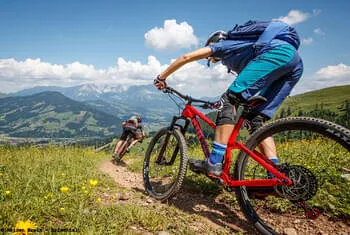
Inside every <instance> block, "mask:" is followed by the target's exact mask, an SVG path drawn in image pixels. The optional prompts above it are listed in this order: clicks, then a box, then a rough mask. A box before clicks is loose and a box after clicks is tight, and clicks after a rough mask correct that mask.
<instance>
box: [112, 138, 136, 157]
mask: <svg viewBox="0 0 350 235" xmlns="http://www.w3.org/2000/svg"><path fill="white" fill-rule="evenodd" d="M133 141H134V138H133V137H132V136H131V135H128V137H127V139H126V140H125V141H124V143H123V144H122V145H121V146H120V147H119V149H117V150H116V151H115V152H114V153H113V160H114V163H118V162H120V161H121V160H122V158H123V157H124V155H125V154H126V153H127V149H128V147H129V146H130V145H131V143H132V142H133ZM117 144H118V142H117V143H116V146H115V148H117Z"/></svg>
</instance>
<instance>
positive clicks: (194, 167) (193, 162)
mask: <svg viewBox="0 0 350 235" xmlns="http://www.w3.org/2000/svg"><path fill="white" fill-rule="evenodd" d="M200 163H201V161H200V160H197V159H194V158H190V159H188V164H189V166H190V170H191V171H193V172H194V173H196V174H206V173H207V172H206V170H205V169H204V168H203V167H200Z"/></svg>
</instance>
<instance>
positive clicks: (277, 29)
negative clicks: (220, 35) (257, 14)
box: [227, 20, 300, 49]
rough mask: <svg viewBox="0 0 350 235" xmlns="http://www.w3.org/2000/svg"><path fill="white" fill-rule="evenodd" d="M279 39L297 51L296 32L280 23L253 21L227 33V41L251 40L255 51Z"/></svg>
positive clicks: (298, 41) (297, 39)
mask: <svg viewBox="0 0 350 235" xmlns="http://www.w3.org/2000/svg"><path fill="white" fill-rule="evenodd" d="M275 38H276V39H280V40H283V41H285V42H288V43H290V44H291V45H293V46H294V47H295V49H298V48H299V46H300V38H299V35H298V33H297V32H296V30H295V29H294V28H293V27H292V26H290V25H289V24H287V23H284V22H282V21H253V20H250V21H248V22H246V23H245V24H243V25H235V27H234V28H233V29H232V30H230V31H228V32H227V39H228V40H252V41H256V42H255V47H256V49H260V48H262V47H264V46H265V45H266V44H269V43H270V42H271V41H272V40H273V39H275Z"/></svg>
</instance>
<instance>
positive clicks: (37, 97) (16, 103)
mask: <svg viewBox="0 0 350 235" xmlns="http://www.w3.org/2000/svg"><path fill="white" fill-rule="evenodd" d="M120 133H121V119H119V118H118V117H116V116H113V115H110V114H107V113H105V112H102V111H99V110H96V109H94V108H92V107H91V106H88V105H86V104H84V103H81V102H78V101H74V100H72V99H69V98H67V97H66V96H64V95H62V94H61V93H59V92H52V91H45V92H41V93H36V94H33V95H29V96H19V97H16V96H10V97H6V98H1V99H0V134H7V135H10V136H15V137H25V138H27V137H50V138H56V137H65V138H72V137H96V136H111V135H116V134H120Z"/></svg>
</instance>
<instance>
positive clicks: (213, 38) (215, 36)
mask: <svg viewBox="0 0 350 235" xmlns="http://www.w3.org/2000/svg"><path fill="white" fill-rule="evenodd" d="M226 39H227V33H226V32H225V31H223V30H218V31H215V32H214V33H212V34H210V36H209V38H208V40H207V42H206V43H205V46H209V45H210V44H213V43H217V42H220V41H221V40H226ZM211 59H213V60H214V61H215V62H218V61H220V60H221V59H220V58H214V57H208V61H207V66H208V67H209V66H210V60H211Z"/></svg>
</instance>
